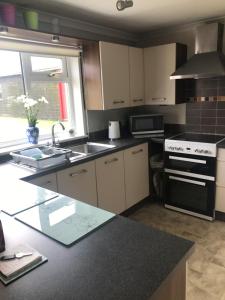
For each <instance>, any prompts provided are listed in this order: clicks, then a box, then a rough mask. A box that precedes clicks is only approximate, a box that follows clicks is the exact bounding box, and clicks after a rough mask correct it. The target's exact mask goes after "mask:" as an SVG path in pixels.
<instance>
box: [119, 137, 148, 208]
mask: <svg viewBox="0 0 225 300" xmlns="http://www.w3.org/2000/svg"><path fill="white" fill-rule="evenodd" d="M124 167H125V187H126V208H129V207H131V206H133V205H134V204H136V203H138V202H139V201H141V200H143V199H144V198H146V197H147V196H149V159H148V144H147V143H145V144H142V145H138V146H135V147H132V148H129V149H127V150H125V151H124Z"/></svg>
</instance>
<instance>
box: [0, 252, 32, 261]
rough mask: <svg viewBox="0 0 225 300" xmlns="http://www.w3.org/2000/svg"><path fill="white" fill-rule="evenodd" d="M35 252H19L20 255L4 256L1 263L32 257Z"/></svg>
mask: <svg viewBox="0 0 225 300" xmlns="http://www.w3.org/2000/svg"><path fill="white" fill-rule="evenodd" d="M32 254H33V252H18V253H14V254H9V255H3V256H1V257H0V260H1V261H4V260H11V259H15V258H19V259H20V258H22V257H24V256H30V255H32Z"/></svg>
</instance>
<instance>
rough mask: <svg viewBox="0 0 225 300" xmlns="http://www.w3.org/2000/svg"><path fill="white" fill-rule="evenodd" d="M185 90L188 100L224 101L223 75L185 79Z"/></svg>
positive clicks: (224, 81)
mask: <svg viewBox="0 0 225 300" xmlns="http://www.w3.org/2000/svg"><path fill="white" fill-rule="evenodd" d="M185 91H186V97H187V98H188V99H189V100H190V101H197V102H200V101H210V102H211V101H224V100H225V77H217V78H210V79H198V80H194V79H188V80H185Z"/></svg>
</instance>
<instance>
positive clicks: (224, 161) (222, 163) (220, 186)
mask: <svg viewBox="0 0 225 300" xmlns="http://www.w3.org/2000/svg"><path fill="white" fill-rule="evenodd" d="M216 169H217V170H216V205H215V206H216V211H219V212H222V213H225V196H224V195H225V176H224V174H225V149H223V148H219V149H218V154H217V166H216Z"/></svg>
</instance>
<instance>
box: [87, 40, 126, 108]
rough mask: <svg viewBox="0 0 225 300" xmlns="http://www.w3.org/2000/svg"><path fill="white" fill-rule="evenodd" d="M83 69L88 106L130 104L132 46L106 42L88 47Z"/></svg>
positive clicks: (100, 106)
mask: <svg viewBox="0 0 225 300" xmlns="http://www.w3.org/2000/svg"><path fill="white" fill-rule="evenodd" d="M83 70H84V91H85V100H86V107H87V109H90V110H106V109H113V108H121V107H128V106H129V105H130V104H129V102H130V96H129V52H128V46H124V45H119V44H112V43H106V42H99V43H95V42H92V43H90V44H88V45H87V46H84V67H83Z"/></svg>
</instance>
